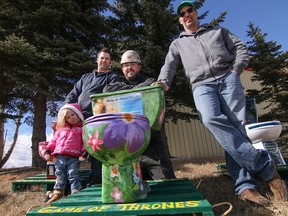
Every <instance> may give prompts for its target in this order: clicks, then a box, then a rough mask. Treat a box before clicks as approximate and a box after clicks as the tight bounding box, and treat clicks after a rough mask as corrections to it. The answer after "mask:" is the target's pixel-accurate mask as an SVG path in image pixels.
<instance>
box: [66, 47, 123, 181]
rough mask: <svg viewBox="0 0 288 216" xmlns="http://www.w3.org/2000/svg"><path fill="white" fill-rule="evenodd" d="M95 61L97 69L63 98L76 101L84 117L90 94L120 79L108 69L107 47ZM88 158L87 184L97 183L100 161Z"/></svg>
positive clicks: (72, 101)
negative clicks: (89, 165) (89, 162)
mask: <svg viewBox="0 0 288 216" xmlns="http://www.w3.org/2000/svg"><path fill="white" fill-rule="evenodd" d="M96 61H97V63H98V66H97V69H95V70H93V71H92V72H91V73H86V74H84V75H83V76H82V77H81V78H80V80H79V81H78V82H77V83H76V84H75V85H74V88H73V89H72V91H71V92H70V93H69V94H68V95H67V97H66V100H65V103H78V104H79V105H80V106H81V108H82V110H83V115H84V118H85V119H86V118H88V117H90V116H92V115H93V112H92V105H91V100H90V96H91V95H93V94H97V93H102V92H103V88H104V87H105V86H106V85H107V84H109V83H113V82H118V81H120V77H119V75H118V74H117V73H116V72H114V71H111V70H110V67H111V63H112V59H111V53H110V52H109V50H108V49H107V48H103V49H101V50H100V51H99V52H98V54H97V60H96ZM90 160H91V173H90V176H89V183H88V185H93V184H99V183H101V182H102V169H101V168H102V163H101V162H100V161H99V160H97V159H96V158H94V157H92V156H91V157H90Z"/></svg>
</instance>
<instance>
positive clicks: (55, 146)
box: [46, 121, 86, 157]
mask: <svg viewBox="0 0 288 216" xmlns="http://www.w3.org/2000/svg"><path fill="white" fill-rule="evenodd" d="M82 126H83V122H81V121H80V122H79V123H78V124H76V125H74V126H73V127H70V126H69V125H68V124H67V125H65V127H64V128H62V129H60V130H57V131H56V132H55V134H54V136H53V138H52V140H51V141H50V142H49V143H48V145H47V147H46V148H47V149H49V150H50V151H51V152H52V155H57V154H60V155H67V156H72V157H80V156H81V155H82V154H83V153H84V152H85V151H86V148H85V145H84V143H83V139H82Z"/></svg>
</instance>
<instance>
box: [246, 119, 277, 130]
mask: <svg viewBox="0 0 288 216" xmlns="http://www.w3.org/2000/svg"><path fill="white" fill-rule="evenodd" d="M273 125H281V122H280V121H269V122H259V123H254V124H250V125H246V128H247V129H249V130H252V129H255V128H259V127H269V126H273Z"/></svg>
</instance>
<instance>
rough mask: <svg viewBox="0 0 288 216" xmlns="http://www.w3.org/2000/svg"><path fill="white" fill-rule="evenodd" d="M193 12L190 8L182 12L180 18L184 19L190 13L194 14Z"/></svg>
mask: <svg viewBox="0 0 288 216" xmlns="http://www.w3.org/2000/svg"><path fill="white" fill-rule="evenodd" d="M192 12H193V8H192V7H191V8H188V9H187V10H186V11H182V12H181V13H180V14H179V16H180V17H184V16H185V14H186V13H188V14H190V13H192Z"/></svg>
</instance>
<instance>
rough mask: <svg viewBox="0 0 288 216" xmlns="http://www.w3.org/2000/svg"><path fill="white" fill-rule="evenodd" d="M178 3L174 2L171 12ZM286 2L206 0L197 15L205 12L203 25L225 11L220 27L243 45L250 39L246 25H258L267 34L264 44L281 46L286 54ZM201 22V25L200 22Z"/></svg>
mask: <svg viewBox="0 0 288 216" xmlns="http://www.w3.org/2000/svg"><path fill="white" fill-rule="evenodd" d="M181 2H182V0H176V1H175V2H174V4H173V5H174V10H175V11H176V9H177V6H178V5H179V4H180V3H181ZM287 8H288V1H286V0H275V1H266V0H262V1H260V0H206V1H205V3H204V4H203V7H201V8H200V9H199V15H200V14H203V13H204V12H205V11H209V13H208V15H207V17H206V19H205V22H210V21H211V20H212V19H214V18H216V17H218V16H219V14H220V13H221V12H223V11H227V12H228V14H227V15H226V18H225V21H224V22H223V23H221V25H222V26H223V27H225V28H228V29H229V30H230V31H231V32H232V33H233V34H235V35H237V36H238V37H239V38H240V39H242V40H243V41H244V42H245V43H246V42H247V41H250V40H251V39H250V38H248V37H247V31H248V24H249V22H252V23H254V26H255V27H256V26H259V28H260V29H261V30H262V33H267V34H268V35H267V36H266V41H275V42H276V43H277V45H281V46H282V49H281V50H282V51H288V27H287V26H288V24H287V22H288V10H287ZM201 23H203V22H201Z"/></svg>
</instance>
